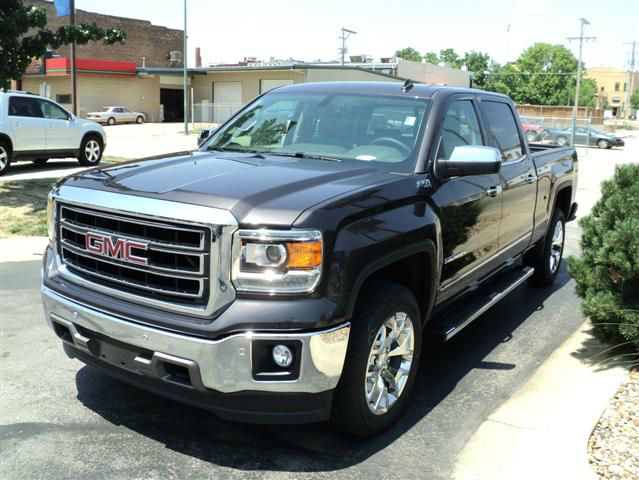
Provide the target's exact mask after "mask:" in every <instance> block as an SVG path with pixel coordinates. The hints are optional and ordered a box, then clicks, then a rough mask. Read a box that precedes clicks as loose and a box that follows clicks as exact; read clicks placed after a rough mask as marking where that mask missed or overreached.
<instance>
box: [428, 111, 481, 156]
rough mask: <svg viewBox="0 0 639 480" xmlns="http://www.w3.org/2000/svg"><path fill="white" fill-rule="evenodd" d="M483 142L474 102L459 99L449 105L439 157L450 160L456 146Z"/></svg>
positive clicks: (443, 126)
mask: <svg viewBox="0 0 639 480" xmlns="http://www.w3.org/2000/svg"><path fill="white" fill-rule="evenodd" d="M483 144H484V142H483V141H482V138H481V130H480V129H479V121H478V120H477V114H476V113H475V109H474V108H473V103H472V102H471V101H470V100H459V101H457V102H455V103H453V104H452V105H451V106H450V107H448V111H447V112H446V115H445V116H444V123H443V125H442V131H441V139H440V143H439V148H438V150H437V159H441V160H449V159H450V156H451V155H452V153H453V150H455V147H460V146H463V145H483Z"/></svg>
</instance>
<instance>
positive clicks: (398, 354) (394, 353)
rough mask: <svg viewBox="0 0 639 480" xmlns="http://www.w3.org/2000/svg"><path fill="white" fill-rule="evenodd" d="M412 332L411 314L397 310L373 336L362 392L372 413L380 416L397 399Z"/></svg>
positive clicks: (406, 367)
mask: <svg viewBox="0 0 639 480" xmlns="http://www.w3.org/2000/svg"><path fill="white" fill-rule="evenodd" d="M414 349H415V331H414V328H413V322H412V321H411V319H410V317H409V316H408V315H406V314H405V313H403V312H397V313H395V314H393V315H391V316H390V317H389V318H387V319H386V320H385V321H384V323H382V326H381V327H380V328H379V330H378V331H377V334H376V335H375V340H374V341H373V346H372V347H371V350H370V354H369V356H368V363H367V367H366V380H365V382H364V393H365V395H366V404H367V405H368V408H369V409H370V411H371V412H373V413H374V414H375V415H383V414H384V413H386V412H388V410H390V409H391V408H392V406H393V405H394V404H395V402H397V400H398V399H399V397H400V396H401V394H402V392H403V391H404V387H405V386H406V382H407V381H408V376H409V374H410V370H411V365H412V364H413V351H414Z"/></svg>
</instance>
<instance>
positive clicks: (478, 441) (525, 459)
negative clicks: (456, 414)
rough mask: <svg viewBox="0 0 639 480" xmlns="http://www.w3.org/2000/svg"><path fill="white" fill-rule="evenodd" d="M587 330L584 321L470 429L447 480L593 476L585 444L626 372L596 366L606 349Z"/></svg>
mask: <svg viewBox="0 0 639 480" xmlns="http://www.w3.org/2000/svg"><path fill="white" fill-rule="evenodd" d="M588 329H589V328H588V325H587V323H584V325H583V326H582V327H581V328H580V329H579V330H577V331H576V332H575V333H574V334H573V335H572V336H571V337H569V338H568V340H566V341H565V342H564V344H563V345H562V346H561V347H559V348H558V349H557V350H556V351H555V352H553V354H552V355H551V356H550V357H549V358H548V359H547V360H546V361H545V362H544V363H543V364H542V365H541V366H540V367H539V369H538V370H537V371H536V372H535V374H534V375H533V376H532V378H531V379H530V380H529V381H528V382H527V383H526V384H525V385H524V386H523V387H522V388H521V389H520V390H519V391H518V392H517V393H516V394H515V395H514V396H513V397H512V398H511V399H510V400H508V401H506V402H505V403H504V404H502V405H501V406H500V407H499V408H498V409H497V410H495V411H494V412H493V413H492V414H491V415H490V416H489V417H488V419H487V420H486V421H485V422H484V423H483V424H482V425H481V426H480V427H479V428H478V429H477V431H476V432H475V434H474V435H473V436H472V437H471V439H470V440H469V442H468V443H467V444H466V446H465V447H464V449H463V450H462V451H461V453H460V455H459V456H458V460H457V463H456V465H455V469H454V474H453V478H454V479H455V480H471V479H472V480H513V479H517V480H525V479H531V480H532V479H534V480H539V479H545V480H554V479H557V480H559V479H561V480H564V479H566V480H567V479H570V480H582V479H596V478H598V477H597V475H596V474H595V473H594V471H593V470H592V468H591V467H590V465H589V463H588V453H587V445H588V439H589V437H590V434H591V432H592V429H593V428H594V427H595V425H596V424H597V422H598V420H599V417H600V416H601V414H602V413H603V411H604V409H605V408H606V405H607V404H608V402H609V400H610V398H611V397H612V396H613V395H614V394H615V392H616V391H617V389H618V387H619V385H620V384H621V383H622V381H623V380H624V379H626V378H627V377H628V372H627V371H626V370H625V369H624V368H621V367H611V368H608V367H606V366H605V365H597V364H596V362H597V361H598V360H601V359H602V356H600V355H598V354H599V353H600V352H602V351H603V350H604V349H605V348H606V347H604V346H602V345H601V344H600V343H598V342H597V341H596V340H594V339H593V338H592V336H591V335H590V334H589V333H588Z"/></svg>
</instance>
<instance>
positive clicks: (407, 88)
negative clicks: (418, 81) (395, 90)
mask: <svg viewBox="0 0 639 480" xmlns="http://www.w3.org/2000/svg"><path fill="white" fill-rule="evenodd" d="M414 86H415V85H414V84H413V82H412V80H411V79H410V78H407V79H406V81H405V82H404V86H403V87H402V92H410V91H411V89H412V88H413V87H414Z"/></svg>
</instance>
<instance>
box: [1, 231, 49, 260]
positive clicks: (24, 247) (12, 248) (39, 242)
mask: <svg viewBox="0 0 639 480" xmlns="http://www.w3.org/2000/svg"><path fill="white" fill-rule="evenodd" d="M47 243H49V238H48V237H8V238H0V263H6V262H28V261H30V260H40V259H42V255H43V254H44V250H45V249H46V248H47Z"/></svg>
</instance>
